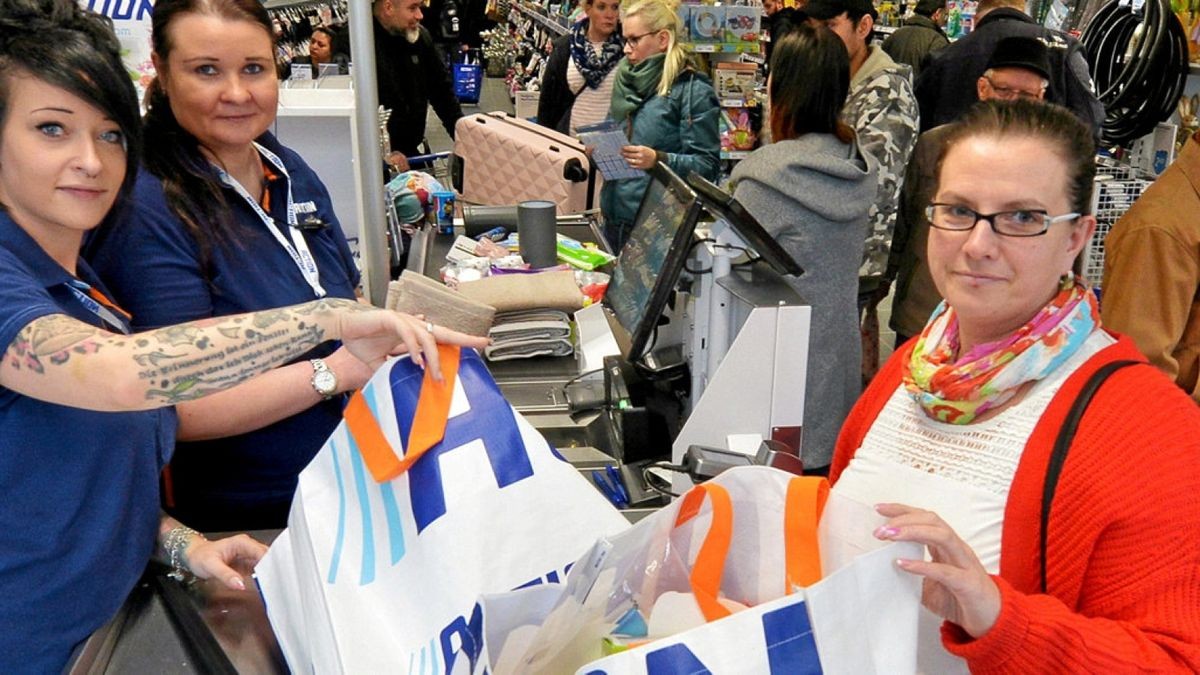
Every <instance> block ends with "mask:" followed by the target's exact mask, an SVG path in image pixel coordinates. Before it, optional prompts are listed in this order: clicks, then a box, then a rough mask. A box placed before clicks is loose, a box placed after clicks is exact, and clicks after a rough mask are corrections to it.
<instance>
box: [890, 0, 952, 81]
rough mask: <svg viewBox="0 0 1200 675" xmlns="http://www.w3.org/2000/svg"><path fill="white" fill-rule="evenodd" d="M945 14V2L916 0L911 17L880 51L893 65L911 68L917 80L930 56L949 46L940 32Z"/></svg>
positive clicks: (947, 40)
mask: <svg viewBox="0 0 1200 675" xmlns="http://www.w3.org/2000/svg"><path fill="white" fill-rule="evenodd" d="M945 14H946V0H918V2H917V6H916V7H915V8H914V9H913V14H912V16H910V17H908V18H907V19H905V20H904V25H903V26H901V27H900V28H899V29H897V30H896V32H895V33H892V34H891V35H890V36H888V39H886V40H884V41H883V51H885V52H887V55H888V56H890V57H892V60H893V61H895V62H896V63H903V64H905V65H907V66H908V67H910V68H912V72H913V77H914V78H915V77H917V76H918V75H920V74H921V67H922V66H924V65H925V60H926V59H928V58H929V56H930V55H931V54H933V53H934V52H936V51H938V50H940V49H945V48H946V47H947V46H949V45H950V40H949V39H947V38H946V33H945V32H943V31H942V24H943V23H945Z"/></svg>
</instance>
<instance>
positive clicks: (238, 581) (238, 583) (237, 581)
mask: <svg viewBox="0 0 1200 675" xmlns="http://www.w3.org/2000/svg"><path fill="white" fill-rule="evenodd" d="M229 581H230V583H232V584H233V587H234V588H236V589H238V590H239V591H244V590H246V582H244V581H242V578H241V577H232V578H230V579H229Z"/></svg>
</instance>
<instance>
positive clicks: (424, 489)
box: [327, 350, 533, 586]
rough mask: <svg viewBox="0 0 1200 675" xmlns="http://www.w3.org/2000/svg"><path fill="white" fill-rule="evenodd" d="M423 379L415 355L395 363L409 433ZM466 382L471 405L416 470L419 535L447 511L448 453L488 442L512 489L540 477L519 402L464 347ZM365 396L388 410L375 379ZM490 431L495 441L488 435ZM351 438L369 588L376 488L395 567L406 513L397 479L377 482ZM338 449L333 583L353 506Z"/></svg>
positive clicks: (462, 378) (397, 402) (403, 430)
mask: <svg viewBox="0 0 1200 675" xmlns="http://www.w3.org/2000/svg"><path fill="white" fill-rule="evenodd" d="M422 377H423V373H422V372H421V370H420V369H418V368H417V367H416V366H415V365H414V364H412V362H411V361H398V362H396V363H395V364H394V365H393V367H392V372H391V377H390V378H389V381H390V384H391V389H392V402H393V408H394V411H395V416H396V422H397V426H398V427H399V431H400V435H401V437H402V438H408V434H409V431H410V430H411V429H412V424H413V415H414V413H415V411H416V408H417V399H418V398H419V396H420V383H421V378H422ZM458 381H459V383H460V384H461V387H462V392H463V393H464V394H465V395H466V398H467V402H468V410H466V411H465V412H463V413H461V414H459V415H455V416H454V417H451V418H450V419H449V420H447V422H446V432H445V436H444V437H443V439H442V442H441V443H438V444H437V445H435V446H433V447H432V448H430V449H429V451H428V452H427V453H425V455H424V456H423V457H421V459H420V460H419V461H418V462H417V463H416V464H414V465H413V467H412V468H411V469H409V471H408V476H409V481H410V482H409V484H410V485H411V486H413V488H412V489H411V490H410V491H409V498H410V504H411V507H412V513H413V518H414V520H415V521H416V529H417V534H420V533H421V532H423V531H424V530H425V528H427V527H429V526H430V525H431V524H433V523H434V522H436V521H437V520H438V519H439V518H441V517H442V516H444V515H445V514H446V496H445V488H444V485H443V484H442V472H441V466H440V463H439V460H440V458H441V456H442V455H444V454H446V453H449V452H454V451H455V450H457V449H460V448H464V447H466V446H468V445H472V444H474V443H477V442H478V443H482V444H483V449H484V452H485V453H486V454H487V457H488V463H489V464H490V466H491V469H492V474H493V476H494V477H495V479H496V485H497V486H498V487H500V488H505V487H508V486H510V485H513V484H514V483H517V482H520V481H521V480H524V479H526V478H529V477H531V476H533V465H532V463H531V462H530V460H529V453H528V450H527V449H526V448H525V443H524V441H523V440H522V438H521V431H520V429H519V428H518V427H517V421H516V418H515V417H514V416H513V410H512V407H511V406H509V404H508V401H506V400H504V397H503V396H501V395H500V391H499V389H498V388H497V387H496V385H495V383H493V382H492V380H491V377H490V375H488V374H487V370H486V368H485V367H484V365H483V363H482V361H481V360H480V359H479V356H478V355H476V354H474V353H473V352H469V351H467V350H464V352H463V355H462V360H461V362H460V364H459V372H458ZM363 395H364V397H365V398H366V400H367V403H368V405H369V406H370V408H371V411H372V412H373V413H374V414H375V417H376V419H378V418H379V413H380V410H381V408H382V406H381V405H380V397H379V393H378V392H377V391H375V389H374V387H373V386H372V385H367V387H366V388H364V390H363ZM385 412H386V411H385ZM485 436H486V438H487V440H484V438H485ZM348 443H349V448H348V450H349V452H348V453H346V454H348V455H349V457H350V469H351V474H352V478H353V481H354V490H355V495H356V497H357V501H358V505H359V508H358V511H359V514H358V515H359V520H360V526H361V531H362V566H361V569H360V573H359V584H360V585H364V586H365V585H367V584H369V583H371V582H373V581H374V580H375V558H376V553H375V530H374V517H373V515H372V513H371V506H370V504H371V502H372V499H371V496H372V486H373V487H374V489H375V490H377V491H378V496H379V502H381V503H382V505H383V513H384V518H385V520H386V523H387V533H388V534H387V536H388V552H389V556H388V560H389V562H390V564H391V565H395V564H397V563H398V562H400V560H401V559H402V558H403V557H404V553H405V543H404V529H403V525H402V523H403V519H402V517H401V513H400V508H399V504H398V503H397V499H396V496H395V492H394V489H393V487H392V484H391V483H381V484H376V483H375V482H374V481H373V480H372V479H370V475H369V472H368V471H367V470H366V467H365V465H364V462H363V459H362V455H361V454H360V453H359V451H358V447H357V445H356V444H355V443H354V439H353V437H349V436H348ZM331 450H332V453H331V455H332V457H333V471H334V478H335V481H336V482H337V488H338V522H337V535H336V537H335V540H334V548H333V555H332V556H331V560H330V564H329V575H328V577H327V582H328V583H331V584H332V583H334V582H335V581H336V579H337V574H338V569H339V567H340V564H341V556H342V550H343V546H344V543H345V538H346V518H347V515H348V513H347V511H348V507H347V494H346V485H345V479H344V477H343V475H342V473H343V472H342V466H341V462H340V461H339V459H338V457H339V455H342V454H343V451H342V449H341V448H340V447H339V446H338V445H337V443H335V442H333V441H331Z"/></svg>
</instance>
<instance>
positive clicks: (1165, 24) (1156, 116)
mask: <svg viewBox="0 0 1200 675" xmlns="http://www.w3.org/2000/svg"><path fill="white" fill-rule="evenodd" d="M1081 41H1082V42H1083V49H1084V55H1085V56H1086V58H1087V62H1088V66H1090V68H1091V70H1092V79H1093V80H1094V81H1095V86H1096V96H1097V98H1099V99H1100V102H1101V103H1103V104H1104V110H1105V117H1104V125H1103V126H1102V127H1101V130H1100V136H1101V140H1102V141H1103V142H1104V143H1105V144H1106V145H1127V144H1128V143H1130V142H1131V141H1134V140H1136V139H1138V138H1141V137H1142V136H1145V135H1146V134H1148V133H1150V132H1151V131H1153V130H1154V127H1155V125H1157V124H1158V123H1159V122H1163V121H1165V120H1166V119H1167V118H1168V117H1170V116H1171V113H1172V111H1174V109H1175V105H1176V103H1178V101H1179V95H1180V94H1181V93H1182V92H1183V87H1184V83H1185V81H1186V80H1187V74H1188V51H1187V36H1186V35H1184V32H1183V27H1182V26H1180V25H1179V20H1178V19H1176V18H1175V15H1174V14H1173V13H1172V12H1171V6H1170V4H1169V0H1146V4H1145V5H1144V6H1143V7H1142V8H1141V10H1139V11H1137V12H1135V11H1134V10H1133V9H1132V8H1131V7H1130V6H1129V4H1128V3H1127V2H1123V1H1122V0H1112V2H1109V3H1108V4H1107V5H1105V6H1104V7H1101V8H1100V11H1098V12H1096V15H1095V16H1094V17H1093V18H1092V20H1091V21H1090V22H1089V23H1088V25H1087V28H1086V29H1084V31H1083V36H1082V37H1081Z"/></svg>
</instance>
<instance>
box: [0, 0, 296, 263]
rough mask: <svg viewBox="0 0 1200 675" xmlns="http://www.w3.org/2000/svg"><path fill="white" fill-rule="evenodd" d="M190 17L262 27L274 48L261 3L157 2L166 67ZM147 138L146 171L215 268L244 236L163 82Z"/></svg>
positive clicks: (154, 28) (157, 85)
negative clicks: (218, 254) (177, 31)
mask: <svg viewBox="0 0 1200 675" xmlns="http://www.w3.org/2000/svg"><path fill="white" fill-rule="evenodd" d="M0 1H3V0H0ZM187 14H207V15H213V16H219V17H221V18H223V19H228V20H231V21H249V22H251V23H257V24H259V25H261V26H262V28H263V30H265V31H266V33H267V35H268V36H269V37H270V38H271V43H272V46H274V42H275V38H274V34H273V32H272V28H271V18H270V16H269V15H268V14H267V11H266V9H264V8H263V6H262V5H261V4H259V2H258V0H158V2H156V3H155V5H154V16H153V18H152V21H151V35H150V42H151V45H152V47H153V48H154V53H155V54H157V55H158V63H159V66H160V67H161V68H166V63H167V59H168V58H169V56H170V54H171V50H172V48H173V46H174V45H173V44H172V42H171V37H172V36H171V33H170V27H171V23H172V22H173V21H174V20H175V19H177V18H180V17H182V16H184V15H187ZM145 134H146V158H145V162H146V169H147V170H149V171H150V173H152V174H154V175H155V176H156V177H157V178H158V179H159V180H161V181H162V184H163V193H164V195H165V196H166V199H167V206H168V207H169V208H170V209H171V212H172V213H174V214H175V216H176V217H178V218H179V220H180V221H182V222H183V224H184V227H186V228H187V230H188V233H189V234H191V236H192V238H193V239H195V240H196V244H197V245H198V246H199V248H200V258H201V263H202V264H203V265H204V267H205V269H210V267H211V264H212V251H213V248H214V247H233V246H237V245H239V243H240V241H242V240H243V239H244V237H243V236H239V233H240V229H239V226H238V223H237V221H235V220H234V218H233V215H232V213H231V211H230V208H229V202H228V200H226V198H225V191H224V188H223V184H222V183H221V181H220V179H219V177H218V175H217V172H216V170H215V169H214V168H213V166H212V164H211V163H210V162H209V160H208V158H207V157H205V156H204V154H203V153H201V151H200V142H199V140H197V139H196V137H195V136H193V135H192V134H191V133H189V132H188V131H187V130H186V129H184V128H183V127H182V126H180V125H179V120H177V119H176V118H175V113H174V112H173V111H172V110H171V102H170V101H169V100H168V99H167V92H166V90H165V89H163V86H162V82H161V78H160V77H156V78H155V79H154V81H153V82H151V83H150V88H149V90H148V91H147V92H146V117H145Z"/></svg>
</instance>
